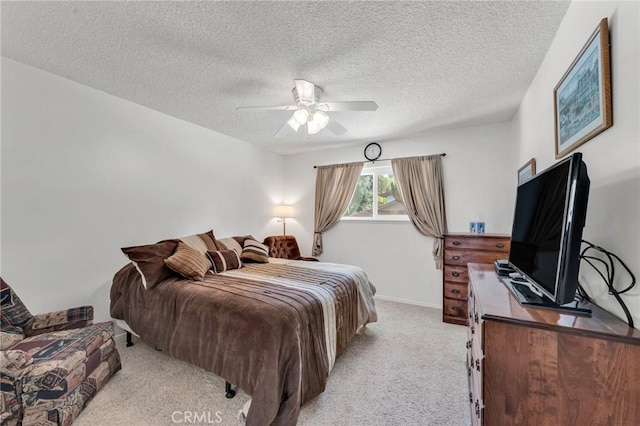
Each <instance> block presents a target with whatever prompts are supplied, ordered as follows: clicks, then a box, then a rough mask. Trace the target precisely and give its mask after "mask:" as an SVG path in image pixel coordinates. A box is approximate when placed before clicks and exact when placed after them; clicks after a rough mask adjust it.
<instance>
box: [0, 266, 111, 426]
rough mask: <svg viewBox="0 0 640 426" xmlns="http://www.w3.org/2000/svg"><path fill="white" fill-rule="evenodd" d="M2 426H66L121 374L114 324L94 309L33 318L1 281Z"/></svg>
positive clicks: (63, 311) (75, 309)
mask: <svg viewBox="0 0 640 426" xmlns="http://www.w3.org/2000/svg"><path fill="white" fill-rule="evenodd" d="M0 303H1V306H0V409H1V410H0V425H2V426H5V425H7V426H13V425H22V426H28V425H41V426H48V425H69V424H71V423H72V422H73V421H74V420H75V419H76V418H77V417H78V415H79V414H80V412H81V411H82V409H83V408H84V406H85V405H86V404H87V402H88V401H89V400H91V399H92V398H93V396H94V395H95V394H96V393H97V392H98V390H100V389H101V388H102V387H103V386H104V384H105V383H106V382H107V381H109V379H110V378H111V376H113V374H114V373H115V372H116V371H118V370H120V355H119V354H118V350H117V349H116V344H115V340H114V324H113V322H102V323H98V324H92V322H93V307H91V306H82V307H79V308H73V309H67V310H62V311H57V312H51V313H48V314H41V315H32V314H31V312H29V310H28V309H27V307H26V306H25V305H24V303H22V300H20V298H19V297H18V295H17V294H16V293H15V292H14V291H13V289H12V288H11V287H9V285H8V284H7V283H6V282H5V281H4V280H2V278H0Z"/></svg>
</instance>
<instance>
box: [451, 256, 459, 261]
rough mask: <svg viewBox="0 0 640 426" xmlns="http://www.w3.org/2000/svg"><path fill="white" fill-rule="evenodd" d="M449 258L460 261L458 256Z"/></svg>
mask: <svg viewBox="0 0 640 426" xmlns="http://www.w3.org/2000/svg"><path fill="white" fill-rule="evenodd" d="M451 257H452V258H453V260H458V259H460V256H457V255H456V256H451Z"/></svg>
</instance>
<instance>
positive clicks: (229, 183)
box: [1, 58, 283, 319]
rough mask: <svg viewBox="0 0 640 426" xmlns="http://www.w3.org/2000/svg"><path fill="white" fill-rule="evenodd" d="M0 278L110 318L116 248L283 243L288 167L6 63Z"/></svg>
mask: <svg viewBox="0 0 640 426" xmlns="http://www.w3.org/2000/svg"><path fill="white" fill-rule="evenodd" d="M1 161H2V181H1V184H2V216H1V220H2V223H1V227H2V240H1V243H2V253H1V257H2V272H1V273H2V277H3V278H4V279H5V280H6V281H7V282H8V283H9V284H10V285H12V286H13V287H14V288H15V289H16V291H17V292H18V294H19V295H20V297H21V298H22V299H23V301H24V302H25V303H26V304H27V306H28V307H29V308H30V309H31V311H32V312H48V311H51V310H56V309H63V308H67V307H71V306H75V305H79V304H83V303H92V304H94V306H95V308H96V318H97V319H106V318H108V300H109V281H110V279H111V278H112V277H113V274H114V273H115V272H116V271H117V270H118V269H119V268H120V267H122V266H123V265H124V264H126V262H127V260H126V258H125V257H124V255H123V254H122V253H121V251H120V247H125V246H129V245H138V244H146V243H153V242H156V241H158V240H161V239H165V238H175V237H180V236H184V235H189V234H193V233H198V232H205V231H207V230H209V229H212V228H213V230H214V233H215V234H216V235H217V236H219V237H223V236H229V235H237V234H246V233H255V234H257V235H261V236H262V235H266V234H270V233H274V232H278V231H279V228H278V224H277V223H275V220H274V219H273V215H272V210H273V204H274V203H275V202H277V201H279V200H280V199H281V198H282V193H281V191H282V177H283V172H282V166H283V159H282V156H280V155H277V154H273V153H270V152H268V151H265V150H263V149H260V148H257V147H255V146H253V145H250V144H248V143H245V142H242V141H239V140H236V139H233V138H230V137H227V136H224V135H222V134H219V133H216V132H213V131H210V130H207V129H204V128H202V127H199V126H196V125H194V124H191V123H188V122H185V121H182V120H179V119H176V118H173V117H170V116H167V115H165V114H162V113H159V112H157V111H153V110H150V109H148V108H145V107H142V106H140V105H137V104H134V103H131V102H128V101H125V100H123V99H120V98H117V97H114V96H111V95H108V94H106V93H104V92H100V91H98V90H95V89H92V88H89V87H87V86H83V85H80V84H77V83H74V82H72V81H69V80H66V79H63V78H61V77H58V76H55V75H53V74H49V73H46V72H44V71H41V70H38V69H35V68H32V67H29V66H26V65H23V64H20V63H18V62H15V61H12V60H9V59H6V58H3V60H2V158H1Z"/></svg>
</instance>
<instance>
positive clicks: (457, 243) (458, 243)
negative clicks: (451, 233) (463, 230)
mask: <svg viewBox="0 0 640 426" xmlns="http://www.w3.org/2000/svg"><path fill="white" fill-rule="evenodd" d="M451 244H453V245H454V246H459V245H460V241H454V242H452V243H451Z"/></svg>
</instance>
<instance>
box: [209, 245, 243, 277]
mask: <svg viewBox="0 0 640 426" xmlns="http://www.w3.org/2000/svg"><path fill="white" fill-rule="evenodd" d="M207 256H209V261H210V262H211V265H212V268H211V269H213V272H214V273H216V274H219V273H220V272H224V271H230V270H231V269H240V268H242V262H241V261H240V255H239V254H238V252H237V251H235V250H221V251H208V252H207Z"/></svg>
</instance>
